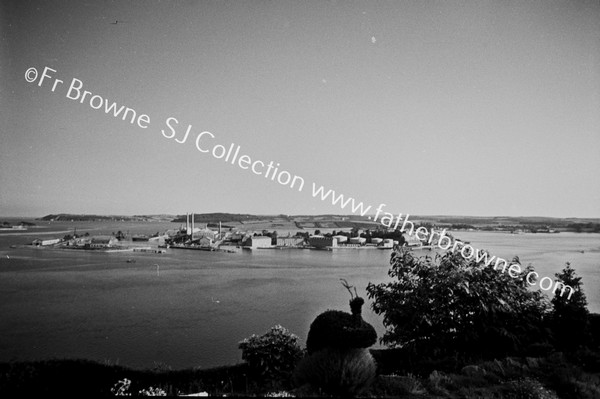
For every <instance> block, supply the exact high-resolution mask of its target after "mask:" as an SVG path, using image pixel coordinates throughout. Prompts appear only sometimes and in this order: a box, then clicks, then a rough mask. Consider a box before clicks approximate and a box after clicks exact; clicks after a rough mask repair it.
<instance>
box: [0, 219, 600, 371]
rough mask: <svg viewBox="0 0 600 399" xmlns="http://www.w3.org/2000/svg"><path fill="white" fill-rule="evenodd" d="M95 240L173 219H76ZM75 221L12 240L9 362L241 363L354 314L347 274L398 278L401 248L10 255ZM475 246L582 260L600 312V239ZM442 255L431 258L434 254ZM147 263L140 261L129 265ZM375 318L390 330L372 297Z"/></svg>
mask: <svg viewBox="0 0 600 399" xmlns="http://www.w3.org/2000/svg"><path fill="white" fill-rule="evenodd" d="M75 224H76V225H77V229H78V231H81V232H83V231H89V232H90V234H104V233H109V234H110V233H111V232H113V231H117V230H122V231H126V230H131V232H135V233H143V234H148V233H150V234H151V233H155V232H157V231H161V232H162V231H164V230H166V229H168V228H177V227H179V225H174V224H170V223H116V222H112V223H109V222H103V223H84V222H79V223H75ZM73 227H74V226H73V224H72V223H71V224H69V223H52V224H49V225H44V226H43V227H42V228H40V227H37V228H35V229H30V230H28V231H26V232H17V233H15V232H8V233H0V314H1V315H2V319H1V322H0V336H2V340H0V361H8V360H35V359H49V358H86V359H92V360H97V361H101V362H104V361H106V362H109V363H113V364H114V363H118V364H121V365H125V366H130V367H136V368H150V367H154V366H155V365H157V364H162V365H168V366H170V367H172V368H173V369H179V368H186V367H202V368H204V367H213V366H219V365H226V364H235V363H237V362H240V361H241V351H240V350H239V349H238V342H239V341H241V340H242V339H244V338H246V337H248V336H250V335H252V334H262V333H264V332H266V331H267V330H268V329H269V328H270V327H271V326H274V325H276V324H281V325H283V326H284V327H286V328H288V329H289V330H290V331H291V332H293V333H295V334H297V335H298V336H299V337H300V338H301V340H302V342H304V340H305V338H306V334H307V333H308V328H309V326H310V323H311V321H312V320H313V319H314V318H315V317H316V316H317V315H318V314H319V313H320V312H322V311H324V310H327V309H340V310H345V311H349V306H348V301H349V299H350V295H349V293H348V292H347V291H346V290H345V288H343V287H342V285H341V284H340V280H339V279H340V278H344V279H347V280H348V281H349V282H350V283H351V284H353V285H355V286H356V287H357V288H358V292H359V294H360V295H361V296H363V297H364V298H365V299H367V298H366V293H365V287H366V286H367V284H368V283H369V282H373V283H378V282H382V281H386V280H387V279H388V277H387V271H388V268H389V255H390V251H389V250H374V249H373V250H351V249H345V250H334V251H315V250H293V249H286V250H255V251H241V252H240V253H234V254H231V253H219V252H205V251H187V250H177V249H170V250H169V251H168V253H166V254H153V253H127V252H125V253H103V252H88V251H77V250H75V251H68V250H52V249H39V248H37V249H36V248H23V247H17V248H10V245H13V244H17V245H19V244H26V243H30V242H31V241H32V240H33V239H35V238H38V237H40V236H42V237H49V238H50V237H62V236H63V235H64V234H66V232H69V231H70V232H72V231H73ZM455 235H456V236H457V237H459V238H461V239H463V240H465V241H470V242H471V245H473V246H474V247H475V248H483V249H488V250H489V251H490V252H491V254H493V255H496V256H500V257H505V258H506V259H512V257H513V256H514V255H518V256H519V257H520V260H521V262H522V263H523V264H528V263H532V264H533V266H534V267H535V269H536V271H537V272H538V273H540V276H545V275H547V276H550V277H553V276H554V273H556V272H558V271H560V269H562V268H563V267H564V264H565V262H567V261H568V262H571V264H572V266H573V267H574V268H575V269H576V271H577V273H578V275H580V276H582V277H583V283H584V289H585V292H586V295H587V298H588V302H589V309H590V311H592V312H600V292H599V291H600V290H599V287H600V235H598V234H575V233H560V234H521V235H511V234H506V233H488V232H457V233H456V234H455ZM426 254H431V252H429V251H424V252H423V255H426ZM132 257H135V259H136V262H135V263H133V262H130V263H128V262H127V259H129V258H132ZM363 317H364V318H365V320H367V321H368V322H370V323H371V324H373V325H374V326H375V327H376V329H377V332H378V334H379V335H380V336H381V334H382V333H383V331H384V328H383V325H382V320H381V317H379V316H377V315H375V314H373V313H372V312H371V311H370V308H369V301H368V300H367V303H366V304H365V306H364V308H363Z"/></svg>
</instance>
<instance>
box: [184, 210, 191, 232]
mask: <svg viewBox="0 0 600 399" xmlns="http://www.w3.org/2000/svg"><path fill="white" fill-rule="evenodd" d="M185 234H190V214H189V213H187V212H186V214H185Z"/></svg>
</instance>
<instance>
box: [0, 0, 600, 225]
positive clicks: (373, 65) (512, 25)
mask: <svg viewBox="0 0 600 399" xmlns="http://www.w3.org/2000/svg"><path fill="white" fill-rule="evenodd" d="M0 4H1V5H0V21H1V30H0V34H1V38H2V39H1V44H0V117H1V118H0V120H1V121H2V123H1V124H0V134H1V135H0V215H4V216H8V215H15V216H17V215H18V216H43V215H46V214H50V213H87V214H118V215H134V214H162V213H169V214H183V213H186V212H196V213H204V212H233V213H255V214H292V215H294V214H324V213H335V214H351V213H352V211H351V209H350V208H349V207H346V208H344V209H342V208H341V206H340V203H338V204H336V205H333V204H332V203H331V199H330V198H328V199H327V200H322V199H321V198H320V197H314V196H313V184H314V185H315V186H314V187H315V188H318V187H320V186H323V187H324V188H325V189H326V191H328V190H330V189H331V190H335V192H336V196H337V195H339V194H343V195H344V198H345V199H346V200H347V199H348V198H352V199H354V200H355V203H356V204H358V202H362V203H363V204H364V206H365V207H366V206H371V212H372V211H373V210H374V209H375V208H376V207H377V206H378V205H379V204H385V207H384V209H385V211H386V212H390V213H394V214H397V213H403V214H407V213H408V214H417V215H472V216H551V217H600V178H599V177H598V176H599V171H600V112H599V110H600V2H598V1H528V2H522V1H502V2H499V1H444V2H439V1H389V2H386V1H377V2H372V1H351V2H346V1H244V2H239V1H226V0H219V1H177V2H175V1H144V2H142V1H23V0H8V1H2V2H1V3H0ZM30 68H35V70H30ZM46 68H49V69H46ZM44 70H46V73H45V74H46V75H49V76H47V77H44V80H43V81H41V83H40V80H41V76H42V75H45V74H44ZM28 71H29V72H28ZM35 71H37V74H36V72H35ZM57 79H58V80H59V81H57ZM28 80H31V82H30V81H28ZM79 82H80V83H79ZM54 84H56V85H55V86H54ZM79 84H81V88H80V89H79V91H78V90H77V89H75V88H72V86H73V87H78V85H79ZM53 88H54V91H53V90H52V89H53ZM85 90H87V91H89V92H90V93H91V94H87V97H86V98H83V99H82V98H81V95H83V91H85ZM79 94H81V95H79ZM69 95H70V97H71V98H69ZM92 96H95V97H93V99H92V101H91V102H90V99H91V98H92ZM106 102H107V103H108V105H110V104H112V103H116V104H117V107H120V106H124V107H129V108H131V109H132V110H133V111H135V112H136V118H135V119H134V121H133V123H131V121H130V120H129V119H130V118H129V117H130V116H131V115H132V112H133V111H130V113H129V114H128V117H127V118H125V120H123V118H122V117H121V116H122V115H121V114H119V116H118V117H115V116H114V115H113V114H111V113H110V111H109V112H108V113H107V112H105V108H104V107H105V103H106ZM96 108H98V109H96ZM141 115H147V119H149V122H148V121H146V122H144V117H142V120H139V121H138V120H137V118H139V117H140V116H141ZM169 118H174V119H169ZM175 120H176V121H177V123H175ZM169 121H170V122H169ZM189 125H191V128H190V129H189V135H188V139H187V140H186V141H185V142H183V143H180V142H178V141H183V138H184V136H185V133H186V131H187V129H188V126H189ZM169 126H171V127H173V129H174V130H171V129H170V127H169ZM202 132H210V135H209V134H204V135H202V136H200V134H201V133H202ZM171 136H172V137H171ZM198 136H200V138H199V139H198ZM231 144H233V145H234V149H235V148H237V147H238V146H239V148H240V150H239V153H238V157H241V156H242V155H246V157H245V158H244V160H245V161H246V163H244V164H240V163H239V162H237V163H236V161H234V162H233V163H231V162H226V161H225V160H224V159H223V158H219V155H220V154H221V153H220V152H219V151H221V149H220V147H217V148H216V149H215V146H219V145H221V146H223V147H225V148H226V149H227V148H229V146H230V145H231ZM197 147H199V148H200V149H199V148H197ZM213 149H215V151H216V155H217V156H215V155H214V154H213V153H212V151H213ZM201 150H202V151H207V152H201ZM258 161H260V162H262V164H261V163H256V162H258ZM269 162H272V165H273V166H276V165H277V164H279V167H278V173H277V174H275V173H274V174H273V175H272V176H273V177H274V178H275V180H271V179H270V178H267V177H265V173H266V170H267V166H266V165H268V164H269ZM251 165H254V166H255V169H256V170H257V172H261V173H262V174H257V173H254V172H252V169H251ZM261 165H265V166H264V167H261ZM243 166H246V168H247V169H245V168H243ZM284 171H285V172H287V173H288V174H285V173H283V172H284ZM271 172H274V171H273V170H271ZM293 176H296V177H298V178H297V179H296V183H297V184H296V186H295V187H290V184H285V183H286V179H288V178H291V177H293ZM300 178H301V179H302V181H303V182H304V185H303V186H302V187H301V189H299V188H300V183H299V182H300V180H299V179H300ZM277 179H280V182H278V181H277ZM349 204H350V203H349Z"/></svg>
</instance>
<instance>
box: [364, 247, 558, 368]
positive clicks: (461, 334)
mask: <svg viewBox="0 0 600 399" xmlns="http://www.w3.org/2000/svg"><path fill="white" fill-rule="evenodd" d="M488 259H489V255H488ZM390 263H391V268H390V270H389V272H388V275H389V276H390V277H392V278H393V279H394V280H393V281H391V282H387V283H381V284H378V285H375V284H372V283H370V284H369V285H368V287H367V293H368V295H369V297H370V298H372V299H373V300H374V302H373V304H372V307H373V310H374V311H375V313H377V314H383V316H384V318H383V323H384V325H385V326H386V328H387V331H386V333H385V334H384V336H383V338H382V340H381V341H382V343H384V344H387V345H389V346H392V347H404V348H407V349H412V350H414V351H415V352H416V353H419V354H420V355H421V356H424V355H433V356H438V357H439V356H443V355H454V354H466V355H469V356H482V357H485V356H490V357H500V356H506V355H509V354H513V353H519V352H520V351H522V350H523V348H525V347H527V346H528V345H530V344H532V343H534V342H543V341H544V340H547V339H548V331H547V329H546V328H545V327H544V323H543V321H544V318H545V316H546V315H547V313H548V309H549V304H548V301H547V300H546V299H545V297H544V295H543V294H542V293H540V292H539V291H530V290H529V289H528V286H529V284H528V283H527V282H526V281H525V276H526V275H527V273H528V272H529V271H531V268H530V267H527V268H524V271H523V272H522V273H521V275H520V276H518V278H513V277H511V276H509V275H508V273H502V271H501V270H494V267H493V263H490V264H489V265H488V266H486V265H485V264H484V261H483V259H482V257H480V261H479V262H477V261H476V260H475V259H471V260H467V259H465V258H463V257H462V256H461V254H460V253H452V252H450V251H449V252H447V253H446V254H445V255H443V256H440V255H436V257H435V258H431V257H429V256H427V257H422V258H416V257H414V256H413V255H412V253H411V252H410V251H408V250H404V249H401V248H400V249H396V250H395V251H394V252H393V253H392V257H391V260H390Z"/></svg>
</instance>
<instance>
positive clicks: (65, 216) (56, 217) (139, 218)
mask: <svg viewBox="0 0 600 399" xmlns="http://www.w3.org/2000/svg"><path fill="white" fill-rule="evenodd" d="M172 218H173V215H134V216H123V215H87V214H83V215H76V214H71V213H59V214H50V215H46V216H44V217H42V218H39V219H36V220H44V221H77V222H82V221H84V222H90V221H96V222H101V221H116V222H121V221H122V222H152V221H158V222H160V221H163V222H168V221H170V220H171V219H172Z"/></svg>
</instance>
